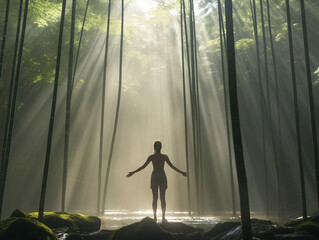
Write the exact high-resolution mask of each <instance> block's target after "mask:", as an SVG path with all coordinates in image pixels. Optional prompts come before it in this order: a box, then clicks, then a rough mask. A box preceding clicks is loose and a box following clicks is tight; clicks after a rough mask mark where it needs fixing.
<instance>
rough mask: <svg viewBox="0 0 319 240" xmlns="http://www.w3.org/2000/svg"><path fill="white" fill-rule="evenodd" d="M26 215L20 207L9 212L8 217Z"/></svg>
mask: <svg viewBox="0 0 319 240" xmlns="http://www.w3.org/2000/svg"><path fill="white" fill-rule="evenodd" d="M26 216H27V215H26V214H25V212H24V211H22V210H21V209H16V210H14V211H13V212H12V213H11V215H10V217H20V218H21V217H26Z"/></svg>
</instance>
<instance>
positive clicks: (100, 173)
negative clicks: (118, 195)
mask: <svg viewBox="0 0 319 240" xmlns="http://www.w3.org/2000/svg"><path fill="white" fill-rule="evenodd" d="M111 9H112V0H109V7H108V13H107V14H108V15H107V30H106V39H105V40H106V41H105V54H104V71H103V87H102V105H101V129H100V149H99V169H98V193H97V214H100V213H103V209H101V204H100V201H101V185H102V160H103V145H104V144H103V140H104V110H105V91H106V90H105V85H106V70H107V56H108V49H109V35H110V19H111ZM102 208H104V205H102Z"/></svg>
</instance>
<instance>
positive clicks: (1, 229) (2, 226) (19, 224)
mask: <svg viewBox="0 0 319 240" xmlns="http://www.w3.org/2000/svg"><path fill="white" fill-rule="evenodd" d="M22 239H23V240H55V239H56V238H55V235H54V234H53V232H52V231H51V229H50V228H48V227H47V226H45V225H44V224H43V223H41V222H39V221H37V220H35V219H30V218H15V217H12V218H8V219H6V220H3V221H1V222H0V240H22Z"/></svg>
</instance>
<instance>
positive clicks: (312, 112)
mask: <svg viewBox="0 0 319 240" xmlns="http://www.w3.org/2000/svg"><path fill="white" fill-rule="evenodd" d="M300 6H301V19H302V31H303V41H304V48H305V61H306V72H307V83H308V94H309V104H310V116H311V127H312V141H313V151H314V158H315V171H316V172H315V173H316V187H317V212H319V156H318V140H317V128H316V117H315V107H314V100H313V90H312V80H311V71H310V60H309V47H308V36H307V22H306V11H305V3H304V0H300Z"/></svg>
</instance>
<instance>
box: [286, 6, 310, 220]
mask: <svg viewBox="0 0 319 240" xmlns="http://www.w3.org/2000/svg"><path fill="white" fill-rule="evenodd" d="M286 10H287V24H288V39H289V52H290V64H291V75H292V86H293V94H294V107H295V121H296V134H297V147H298V160H299V174H300V188H301V203H302V216H303V220H304V221H306V220H307V204H306V188H305V177H304V172H303V160H302V148H301V139H300V127H299V110H298V95H297V86H296V72H295V58H294V50H293V42H292V29H291V19H290V6H289V0H286Z"/></svg>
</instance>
